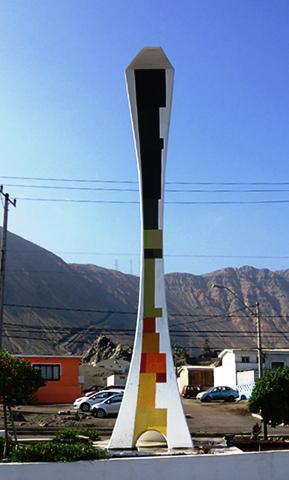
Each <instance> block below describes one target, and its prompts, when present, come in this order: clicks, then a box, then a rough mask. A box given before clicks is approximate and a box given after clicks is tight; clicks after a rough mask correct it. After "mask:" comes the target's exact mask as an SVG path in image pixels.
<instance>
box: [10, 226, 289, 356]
mask: <svg viewBox="0 0 289 480" xmlns="http://www.w3.org/2000/svg"><path fill="white" fill-rule="evenodd" d="M214 283H215V284H222V285H226V286H228V287H230V288H232V289H233V290H234V291H235V292H236V293H237V294H238V295H239V296H240V297H241V298H242V299H243V300H244V301H245V302H246V303H247V304H250V305H254V303H255V302H256V301H257V300H258V301H259V302H260V311H261V323H262V329H263V342H264V345H265V346H270V347H272V346H277V347H283V348H285V347H287V346H289V343H288V339H289V328H288V325H287V324H288V318H289V270H286V269H285V270H282V271H278V272H272V271H270V270H268V269H256V268H253V267H250V266H244V267H242V268H225V269H222V270H218V271H215V272H212V273H208V274H206V275H192V274H188V273H171V274H168V275H166V287H167V301H168V312H169V323H170V331H171V338H172V342H173V343H178V344H182V345H185V346H186V347H187V348H188V349H189V353H190V354H191V355H194V353H196V352H197V351H198V350H199V349H202V348H203V346H204V343H205V341H206V342H207V344H208V343H209V345H210V346H211V348H212V349H213V350H220V349H222V348H225V347H230V346H248V347H254V346H255V338H256V337H255V320H254V318H252V316H251V315H250V314H248V312H246V311H244V310H243V307H242V305H241V304H240V302H239V301H238V300H237V299H236V298H234V297H232V295H230V293H229V292H228V291H226V290H224V289H214V288H212V287H211V285H212V284H214ZM137 301H138V278H137V277H135V276H133V275H128V274H124V273H121V272H118V271H114V270H109V269H105V268H101V267H98V266H96V265H79V264H68V263H66V262H64V261H63V260H62V259H61V258H60V257H58V256H56V255H54V254H53V253H51V252H49V251H47V250H45V249H43V248H41V247H39V246H38V245H35V244H33V243H31V242H28V241H27V240H24V239H23V238H21V237H19V236H17V235H15V234H13V233H9V235H8V245H7V273H6V288H5V311H4V346H5V347H6V348H7V349H9V350H10V351H11V352H14V353H34V354H37V353H38V354H39V353H81V354H82V353H83V352H84V351H85V350H86V349H87V348H88V347H89V346H90V345H91V344H92V343H93V342H94V341H95V340H96V338H97V337H98V336H99V335H102V334H103V335H106V336H109V337H110V338H112V339H113V340H114V341H116V342H117V343H119V342H121V343H124V344H132V342H133V332H134V327H135V321H136V311H137ZM278 332H281V333H278Z"/></svg>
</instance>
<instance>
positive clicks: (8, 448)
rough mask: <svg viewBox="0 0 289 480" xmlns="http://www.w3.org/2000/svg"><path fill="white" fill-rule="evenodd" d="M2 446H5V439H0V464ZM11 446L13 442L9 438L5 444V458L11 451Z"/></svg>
mask: <svg viewBox="0 0 289 480" xmlns="http://www.w3.org/2000/svg"><path fill="white" fill-rule="evenodd" d="M4 444H5V438H4V437H0V462H1V460H2V459H3V452H4ZM13 445H14V442H13V441H12V440H11V439H10V438H9V439H8V443H7V455H6V456H8V455H9V452H10V451H11V449H12V447H13Z"/></svg>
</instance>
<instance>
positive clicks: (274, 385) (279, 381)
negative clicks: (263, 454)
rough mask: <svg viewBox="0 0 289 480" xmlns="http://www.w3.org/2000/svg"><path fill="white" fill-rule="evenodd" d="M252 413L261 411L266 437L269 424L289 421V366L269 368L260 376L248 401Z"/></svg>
mask: <svg viewBox="0 0 289 480" xmlns="http://www.w3.org/2000/svg"><path fill="white" fill-rule="evenodd" d="M248 406H249V410H250V412H252V413H260V414H261V416H262V417H263V422H264V438H265V439H266V438H267V425H268V423H269V422H270V423H271V425H272V427H275V426H276V425H278V424H280V423H285V424H288V423H289V367H282V368H278V369H276V370H268V371H267V372H266V374H265V375H264V376H263V377H262V378H260V379H259V380H258V381H257V382H256V384H255V386H254V388H253V391H252V395H251V397H250V398H249V402H248Z"/></svg>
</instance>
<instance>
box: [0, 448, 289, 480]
mask: <svg viewBox="0 0 289 480" xmlns="http://www.w3.org/2000/svg"><path fill="white" fill-rule="evenodd" d="M286 472H287V473H286ZM288 472H289V452H288V451H280V452H277V451H275V452H261V453H240V454H224V455H194V456H189V455H188V456H170V457H157V458H156V457H149V458H148V457H147V458H131V459H112V460H98V461H94V462H76V463H42V464H10V465H9V464H8V465H7V464H0V480H39V479H41V480H51V479H53V480H79V479H80V478H87V479H88V478H93V479H101V480H112V479H114V478H117V480H136V479H137V480H148V479H149V480H175V479H176V478H181V479H182V480H192V479H197V480H208V479H212V480H232V478H234V479H235V480H241V479H244V478H247V479H250V480H284V478H286V476H287V475H288Z"/></svg>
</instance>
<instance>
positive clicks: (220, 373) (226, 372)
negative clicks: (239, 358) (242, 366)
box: [214, 351, 237, 388]
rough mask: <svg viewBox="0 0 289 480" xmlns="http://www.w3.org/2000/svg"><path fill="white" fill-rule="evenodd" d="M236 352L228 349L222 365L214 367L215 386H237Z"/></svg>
mask: <svg viewBox="0 0 289 480" xmlns="http://www.w3.org/2000/svg"><path fill="white" fill-rule="evenodd" d="M236 383H237V379H236V366H235V354H234V353H233V352H231V351H228V352H227V353H226V354H225V355H224V356H223V358H222V365H221V366H220V367H215V368H214V386H215V387H218V386H222V385H224V386H226V387H232V388H236Z"/></svg>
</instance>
